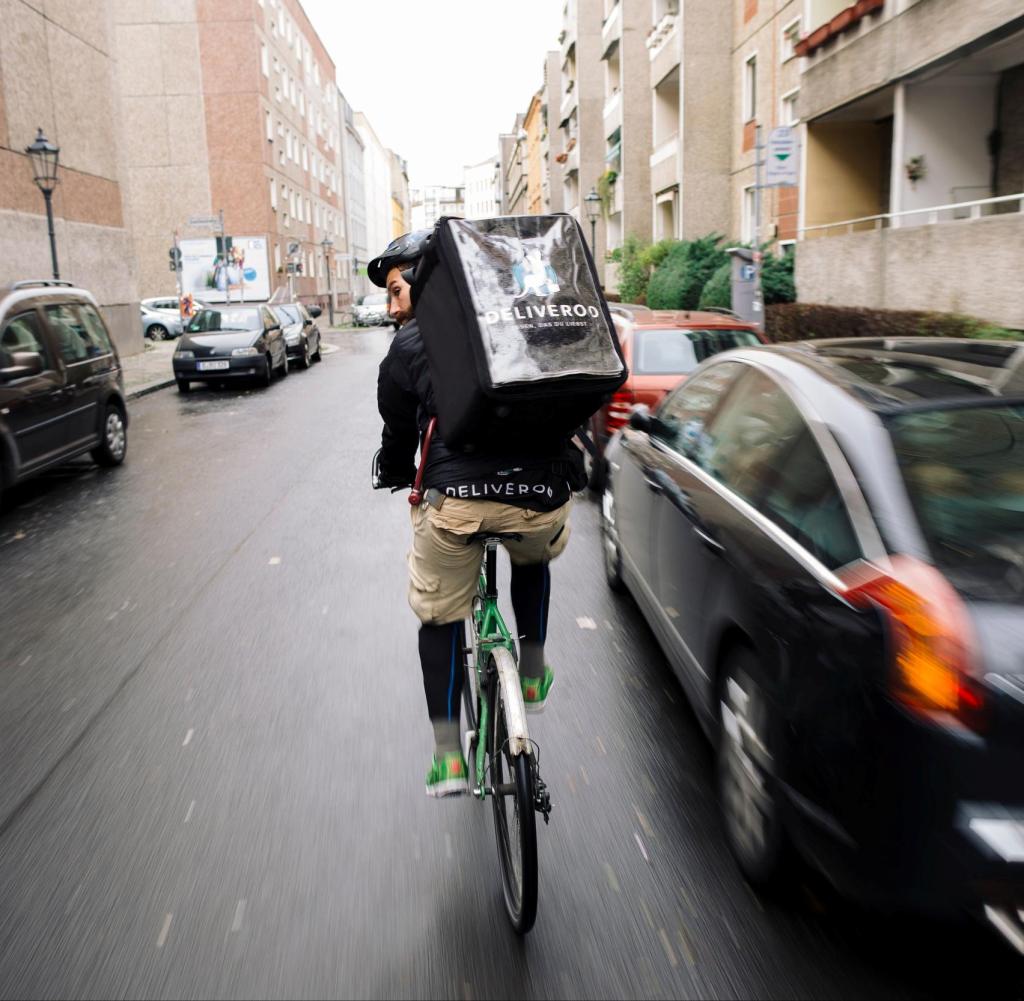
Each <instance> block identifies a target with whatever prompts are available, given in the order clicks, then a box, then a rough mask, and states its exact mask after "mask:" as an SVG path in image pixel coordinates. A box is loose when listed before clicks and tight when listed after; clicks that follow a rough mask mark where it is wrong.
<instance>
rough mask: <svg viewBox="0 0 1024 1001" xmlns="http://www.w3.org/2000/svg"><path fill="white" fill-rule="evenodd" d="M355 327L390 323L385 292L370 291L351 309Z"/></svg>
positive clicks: (378, 325)
mask: <svg viewBox="0 0 1024 1001" xmlns="http://www.w3.org/2000/svg"><path fill="white" fill-rule="evenodd" d="M352 318H353V320H354V321H355V324H356V326H357V327H382V326H384V325H385V324H389V323H391V318H390V317H389V316H388V294H387V292H371V293H369V295H364V296H363V297H362V299H360V300H359V303H358V304H357V305H356V306H355V307H354V308H353V310H352Z"/></svg>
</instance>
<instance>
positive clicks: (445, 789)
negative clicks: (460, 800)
mask: <svg viewBox="0 0 1024 1001" xmlns="http://www.w3.org/2000/svg"><path fill="white" fill-rule="evenodd" d="M426 789H427V795H428V796H430V797H431V798H432V799H444V797H445V796H462V795H464V794H465V793H468V792H469V782H468V781H467V780H466V779H446V780H445V781H444V782H438V783H437V785H432V786H427V787H426Z"/></svg>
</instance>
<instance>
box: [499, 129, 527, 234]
mask: <svg viewBox="0 0 1024 1001" xmlns="http://www.w3.org/2000/svg"><path fill="white" fill-rule="evenodd" d="M525 122H526V115H525V114H518V115H516V121H515V126H514V127H513V130H512V132H510V133H509V134H508V135H509V137H510V138H511V142H507V141H506V142H505V143H504V144H503V145H502V164H501V170H502V175H503V182H502V187H503V189H504V192H505V198H504V204H505V211H504V215H526V214H527V212H529V197H528V190H527V186H528V183H529V169H528V167H529V159H528V151H529V143H530V137H529V135H528V133H527V131H526V128H525ZM503 138H504V137H503Z"/></svg>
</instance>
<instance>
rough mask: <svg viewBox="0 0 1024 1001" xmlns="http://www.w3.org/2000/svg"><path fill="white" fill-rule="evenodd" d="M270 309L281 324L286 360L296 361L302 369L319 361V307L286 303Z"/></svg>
mask: <svg viewBox="0 0 1024 1001" xmlns="http://www.w3.org/2000/svg"><path fill="white" fill-rule="evenodd" d="M270 308H271V309H272V310H273V313H274V316H276V317H277V321H278V323H280V324H281V332H282V333H283V334H284V343H285V348H286V350H287V353H288V360H289V361H297V362H298V363H299V364H300V365H301V366H302V367H303V368H309V366H310V365H312V363H313V362H315V361H320V360H321V359H322V355H321V354H320V328H319V327H318V326H317V323H316V318H317V317H318V316H319V315H320V314H321V312H322V310H321V309H320V307H319V306H309V307H306V306H304V305H303V304H302V303H301V302H288V303H283V304H281V305H278V306H271V307H270Z"/></svg>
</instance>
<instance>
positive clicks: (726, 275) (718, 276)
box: [697, 263, 732, 309]
mask: <svg viewBox="0 0 1024 1001" xmlns="http://www.w3.org/2000/svg"><path fill="white" fill-rule="evenodd" d="M697 308H698V309H711V308H721V309H731V308H732V264H731V263H726V264H723V265H722V266H721V267H720V268H719V269H718V270H717V271H716V272H715V273H714V274H713V275H712V276H711V277H710V278H709V279H708V282H707V284H706V285H705V286H704V290H703V291H702V292H701V294H700V302H699V303H698V306H697Z"/></svg>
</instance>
